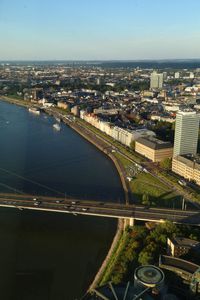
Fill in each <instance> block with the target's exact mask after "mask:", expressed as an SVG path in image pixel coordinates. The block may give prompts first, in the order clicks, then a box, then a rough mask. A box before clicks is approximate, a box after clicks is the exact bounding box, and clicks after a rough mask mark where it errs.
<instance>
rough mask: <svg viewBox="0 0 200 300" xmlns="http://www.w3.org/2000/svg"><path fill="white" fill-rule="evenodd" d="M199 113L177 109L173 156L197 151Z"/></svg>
mask: <svg viewBox="0 0 200 300" xmlns="http://www.w3.org/2000/svg"><path fill="white" fill-rule="evenodd" d="M198 131H199V115H198V114H197V113H196V112H195V111H179V112H178V113H177V114H176V127H175V138H174V157H176V156H177V155H184V154H192V155H196V153H197V142H198Z"/></svg>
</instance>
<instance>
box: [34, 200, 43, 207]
mask: <svg viewBox="0 0 200 300" xmlns="http://www.w3.org/2000/svg"><path fill="white" fill-rule="evenodd" d="M41 203H42V201H36V202H34V205H35V206H39V205H40V204H41Z"/></svg>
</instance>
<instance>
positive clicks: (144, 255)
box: [138, 249, 153, 265]
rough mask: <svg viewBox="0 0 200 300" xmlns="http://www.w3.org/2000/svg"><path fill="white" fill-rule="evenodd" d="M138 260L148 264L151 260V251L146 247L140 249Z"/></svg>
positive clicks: (142, 263)
mask: <svg viewBox="0 0 200 300" xmlns="http://www.w3.org/2000/svg"><path fill="white" fill-rule="evenodd" d="M138 262H139V263H140V264H141V265H149V264H151V263H152V262H153V257H152V253H150V252H147V251H146V249H144V250H142V251H141V252H140V254H139V257H138Z"/></svg>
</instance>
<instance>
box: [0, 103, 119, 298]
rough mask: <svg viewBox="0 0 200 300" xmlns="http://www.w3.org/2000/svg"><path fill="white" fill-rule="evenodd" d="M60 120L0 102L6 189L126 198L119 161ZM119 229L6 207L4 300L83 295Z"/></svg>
mask: <svg viewBox="0 0 200 300" xmlns="http://www.w3.org/2000/svg"><path fill="white" fill-rule="evenodd" d="M55 122H56V121H55V120H54V119H53V118H52V117H49V116H47V115H45V114H41V115H40V116H36V115H33V114H31V113H30V112H28V110H27V109H26V108H22V107H18V106H16V105H11V104H8V103H5V102H0V192H11V193H31V194H34V195H38V194H40V195H41V194H42V195H53V196H63V195H66V196H67V197H70V196H75V197H78V198H79V197H80V198H86V199H94V200H97V201H99V200H101V201H102V200H103V201H115V202H119V201H123V190H122V186H121V183H120V179H119V176H118V173H117V171H116V169H115V167H114V165H113V163H112V162H111V161H110V160H109V159H108V158H107V157H106V156H105V155H104V154H102V153H101V152H100V151H98V150H97V149H96V148H95V147H94V146H93V145H91V144H90V143H88V142H87V141H85V140H84V139H83V138H82V137H80V136H79V135H78V134H77V133H76V132H74V131H73V130H71V129H70V128H68V127H67V126H65V125H63V124H61V127H62V129H61V131H56V130H54V129H53V124H54V123H55ZM115 230H116V221H115V220H112V219H106V218H97V217H87V216H70V215H65V214H60V213H48V212H46V213H43V212H42V213H41V212H32V211H25V210H23V211H20V210H15V209H6V208H1V209H0V295H1V297H0V299H3V300H6V299H9V300H10V299H11V300H18V299H19V300H25V299H26V300H36V299H37V300H40V299H41V300H47V299H48V300H49V299H50V300H74V299H78V298H79V297H80V296H81V295H82V294H83V293H84V292H85V291H86V289H87V287H88V285H89V283H91V281H92V279H93V277H94V275H95V273H96V272H97V270H98V268H99V267H100V265H101V263H102V261H103V259H104V257H105V255H106V253H107V251H108V249H109V247H110V244H111V242H112V239H113V236H114V233H115Z"/></svg>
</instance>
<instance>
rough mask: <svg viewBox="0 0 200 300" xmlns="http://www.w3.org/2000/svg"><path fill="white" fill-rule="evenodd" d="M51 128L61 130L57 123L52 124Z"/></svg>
mask: <svg viewBox="0 0 200 300" xmlns="http://www.w3.org/2000/svg"><path fill="white" fill-rule="evenodd" d="M53 128H54V129H56V130H58V131H59V130H61V127H60V125H59V124H57V123H55V124H53Z"/></svg>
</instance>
